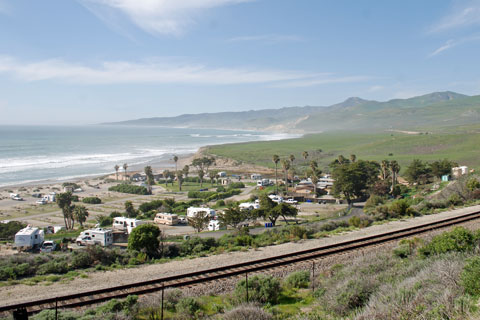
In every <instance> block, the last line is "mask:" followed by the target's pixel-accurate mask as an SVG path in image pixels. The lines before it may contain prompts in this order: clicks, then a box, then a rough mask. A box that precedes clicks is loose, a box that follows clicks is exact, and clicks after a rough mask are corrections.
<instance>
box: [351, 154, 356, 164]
mask: <svg viewBox="0 0 480 320" xmlns="http://www.w3.org/2000/svg"><path fill="white" fill-rule="evenodd" d="M355 161H357V156H356V155H354V154H351V155H350V162H355Z"/></svg>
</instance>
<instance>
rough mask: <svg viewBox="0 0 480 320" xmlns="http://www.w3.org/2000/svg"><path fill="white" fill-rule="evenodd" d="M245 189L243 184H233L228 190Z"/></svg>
mask: <svg viewBox="0 0 480 320" xmlns="http://www.w3.org/2000/svg"><path fill="white" fill-rule="evenodd" d="M243 188H245V184H244V183H243V182H232V183H231V184H230V185H229V186H228V189H243Z"/></svg>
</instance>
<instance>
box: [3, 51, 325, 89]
mask: <svg viewBox="0 0 480 320" xmlns="http://www.w3.org/2000/svg"><path fill="white" fill-rule="evenodd" d="M158 61H159V60H156V61H145V62H137V63H132V62H126V61H106V62H102V63H100V64H99V65H98V66H87V65H82V64H77V63H71V62H67V61H64V60H62V59H49V60H43V61H37V62H25V61H19V60H18V59H15V58H12V57H8V56H0V74H1V73H4V74H9V75H11V76H13V77H15V78H17V79H19V80H22V81H42V80H59V81H67V82H71V83H80V84H121V83H157V84H206V85H229V84H258V83H274V82H282V81H292V80H305V81H308V80H309V79H312V78H314V77H318V76H319V75H322V74H314V73H306V72H300V71H288V70H261V69H260V70H259V69H256V68H255V69H253V68H209V67H207V66H204V65H201V64H192V63H181V62H173V63H172V62H162V61H160V62H158Z"/></svg>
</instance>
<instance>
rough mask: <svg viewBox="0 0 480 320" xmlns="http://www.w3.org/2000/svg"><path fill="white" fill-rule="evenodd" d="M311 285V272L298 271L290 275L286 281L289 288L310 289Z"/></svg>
mask: <svg viewBox="0 0 480 320" xmlns="http://www.w3.org/2000/svg"><path fill="white" fill-rule="evenodd" d="M309 283H310V272H309V271H297V272H293V273H290V274H289V275H288V277H287V278H286V279H285V285H286V286H287V287H289V288H308V284H309Z"/></svg>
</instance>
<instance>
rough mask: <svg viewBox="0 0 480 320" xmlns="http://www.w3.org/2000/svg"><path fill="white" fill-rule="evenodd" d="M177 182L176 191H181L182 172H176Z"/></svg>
mask: <svg viewBox="0 0 480 320" xmlns="http://www.w3.org/2000/svg"><path fill="white" fill-rule="evenodd" d="M177 180H178V190H179V191H182V185H183V180H184V179H183V171H182V170H180V171H179V172H177Z"/></svg>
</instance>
